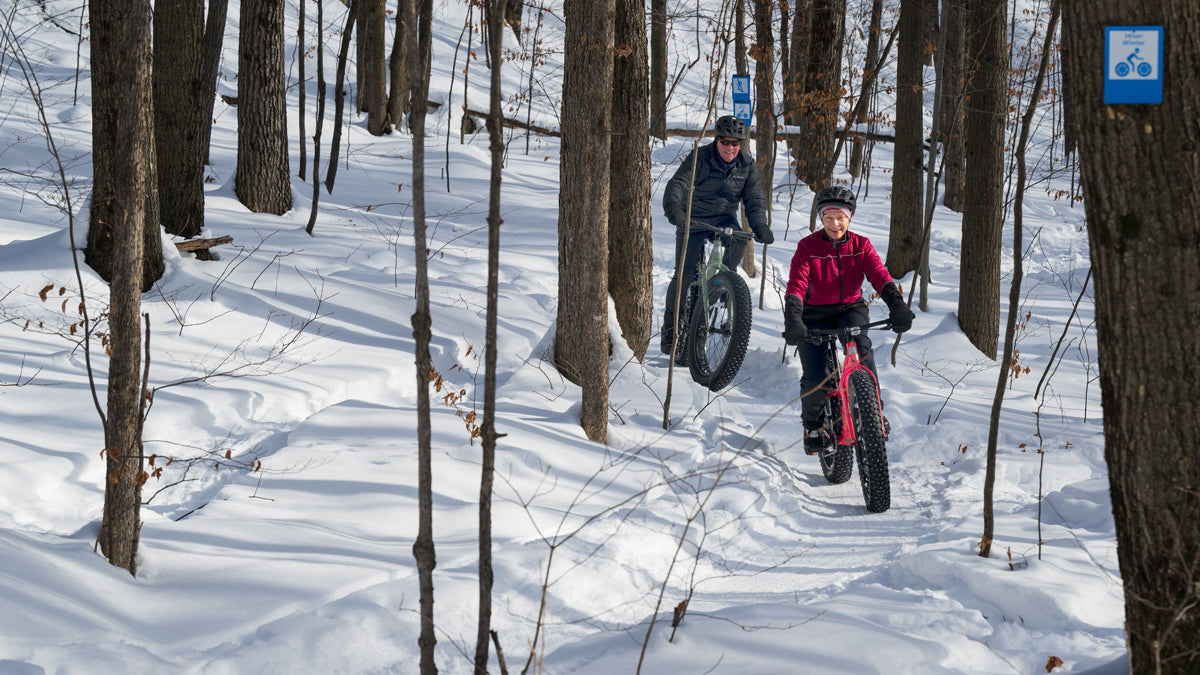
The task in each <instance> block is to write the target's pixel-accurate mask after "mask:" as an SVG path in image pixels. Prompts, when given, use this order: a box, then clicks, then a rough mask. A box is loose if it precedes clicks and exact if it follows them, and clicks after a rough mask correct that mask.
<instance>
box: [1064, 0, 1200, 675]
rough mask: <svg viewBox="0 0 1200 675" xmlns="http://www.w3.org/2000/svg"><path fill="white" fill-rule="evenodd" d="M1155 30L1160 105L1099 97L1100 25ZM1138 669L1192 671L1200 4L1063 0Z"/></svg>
mask: <svg viewBox="0 0 1200 675" xmlns="http://www.w3.org/2000/svg"><path fill="white" fill-rule="evenodd" d="M1106 26H1163V27H1164V41H1163V58H1162V60H1161V61H1160V62H1159V66H1160V68H1161V70H1160V71H1158V72H1160V73H1161V75H1162V77H1163V98H1162V103H1161V104H1157V105H1155V104H1142V105H1117V104H1113V105H1105V104H1104V95H1103V92H1104V76H1105V73H1106V72H1107V71H1106V64H1105V62H1104V52H1105V50H1104V33H1105V31H1104V28H1105V27H1106ZM1062 53H1063V54H1064V55H1065V60H1064V62H1063V64H1064V78H1065V79H1066V80H1068V81H1069V82H1070V86H1069V87H1068V91H1069V93H1070V101H1069V105H1070V107H1071V108H1072V110H1073V111H1074V115H1075V119H1076V120H1077V121H1078V126H1077V131H1078V143H1079V145H1078V152H1079V164H1080V178H1081V181H1082V184H1083V193H1084V195H1085V197H1086V202H1085V203H1086V209H1087V231H1088V241H1089V244H1090V249H1091V261H1092V269H1093V272H1094V278H1095V280H1096V283H1095V303H1096V329H1097V346H1098V348H1099V363H1100V384H1101V392H1102V394H1101V395H1102V403H1103V406H1104V439H1105V450H1104V453H1105V460H1106V463H1107V464H1108V472H1109V485H1110V492H1111V496H1112V510H1113V520H1114V523H1115V525H1116V533H1117V559H1118V561H1119V563H1120V567H1121V578H1122V581H1123V584H1124V587H1125V630H1126V639H1127V642H1128V644H1129V650H1130V656H1131V665H1132V669H1131V672H1133V673H1138V674H1141V673H1162V674H1163V675H1176V674H1177V675H1182V674H1183V673H1196V672H1200V649H1198V647H1197V640H1196V636H1197V635H1200V611H1198V610H1200V607H1198V604H1200V589H1198V588H1197V586H1196V584H1197V581H1198V580H1200V517H1197V514H1198V513H1200V490H1198V489H1197V486H1200V454H1198V453H1197V452H1196V439H1197V438H1200V396H1198V395H1197V385H1196V383H1197V382H1200V340H1197V339H1196V335H1195V330H1196V325H1197V323H1198V322H1200V265H1197V262H1196V261H1197V260H1200V236H1198V234H1197V233H1198V232H1200V224H1198V223H1197V215H1196V214H1198V213H1200V127H1197V125H1196V120H1197V119H1200V80H1198V79H1197V77H1196V73H1197V72H1200V5H1198V4H1196V3H1195V2H1192V1H1191V0H1165V1H1164V2H1157V3H1146V4H1131V3H1127V2H1121V1H1119V0H1088V1H1086V2H1081V1H1079V0H1070V1H1065V2H1064V3H1063V50H1062Z"/></svg>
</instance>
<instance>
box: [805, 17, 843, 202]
mask: <svg viewBox="0 0 1200 675" xmlns="http://www.w3.org/2000/svg"><path fill="white" fill-rule="evenodd" d="M845 37H846V0H814V2H813V3H812V31H811V35H810V40H809V56H808V69H807V74H806V76H805V82H804V95H803V100H802V102H801V105H800V115H799V120H798V123H799V125H800V129H801V131H805V132H808V134H809V142H808V143H800V144H799V150H800V154H799V157H797V159H796V176H797V177H798V178H800V180H802V181H804V182H805V183H807V184H808V186H809V187H810V188H812V189H813V190H820V189H821V188H822V187H825V186H826V185H828V183H829V179H830V175H829V173H828V172H827V171H826V167H827V166H829V159H830V158H831V157H832V155H833V146H834V143H835V142H836V140H837V139H836V136H835V132H836V130H837V126H838V124H837V122H838V109H839V108H840V106H841V102H842V95H843V94H844V93H845V91H846V90H845V87H843V86H842V43H843V42H844V41H845Z"/></svg>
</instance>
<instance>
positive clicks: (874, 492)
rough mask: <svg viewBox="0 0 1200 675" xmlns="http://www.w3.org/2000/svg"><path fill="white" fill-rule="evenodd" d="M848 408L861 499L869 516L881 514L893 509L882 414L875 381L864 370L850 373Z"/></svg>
mask: <svg viewBox="0 0 1200 675" xmlns="http://www.w3.org/2000/svg"><path fill="white" fill-rule="evenodd" d="M850 405H851V414H852V417H853V419H854V427H855V430H856V434H855V435H856V436H857V437H858V438H857V441H856V442H855V445H854V447H855V450H856V454H857V455H858V477H859V480H861V481H862V490H863V498H864V499H865V500H866V502H867V510H868V511H870V512H871V513H883V512H884V511H887V510H888V508H889V507H890V506H891V505H892V490H891V484H890V482H889V480H888V460H887V446H886V445H885V443H884V438H885V436H884V434H883V413H882V412H881V411H880V410H879V393H878V390H877V389H876V388H875V380H874V379H872V377H871V374H870V373H869V372H867V371H866V370H857V371H855V372H853V373H850Z"/></svg>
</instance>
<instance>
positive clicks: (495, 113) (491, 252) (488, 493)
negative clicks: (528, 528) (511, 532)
mask: <svg viewBox="0 0 1200 675" xmlns="http://www.w3.org/2000/svg"><path fill="white" fill-rule="evenodd" d="M507 4H508V0H491V2H489V3H488V6H487V31H488V33H487V34H488V49H489V50H490V51H491V59H490V60H491V64H492V72H491V91H490V96H489V99H490V101H489V105H488V120H487V127H488V142H489V145H490V147H491V151H492V173H491V181H490V182H489V188H488V266H487V316H486V319H485V323H486V327H485V328H484V333H485V336H484V343H485V344H484V354H483V364H484V365H483V369H484V375H483V424H482V425H481V426H480V432H481V435H480V441H481V442H482V445H483V461H482V466H481V467H480V478H479V630H478V632H477V633H476V636H475V673H476V675H487V672H488V669H487V664H488V648H489V644H488V639H489V638H490V637H491V634H492V630H491V629H492V585H493V583H494V577H493V574H492V481H493V480H494V479H495V471H496V438H497V434H496V322H497V317H498V315H499V311H500V310H499V306H500V223H501V222H502V221H501V220H500V177H501V169H503V168H504V129H503V128H502V127H501V126H500V120H501V117H502V115H503V110H502V109H501V105H502V102H501V99H500V66H501V65H502V64H503V63H504V59H503V51H504V50H503V46H504V13H505V8H506V5H507ZM498 652H499V646H497V653H498ZM497 655H499V654H497Z"/></svg>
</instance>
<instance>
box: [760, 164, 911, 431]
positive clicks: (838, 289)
mask: <svg viewBox="0 0 1200 675" xmlns="http://www.w3.org/2000/svg"><path fill="white" fill-rule="evenodd" d="M856 202H857V199H856V198H855V196H854V193H853V192H852V191H850V190H849V189H847V188H845V187H842V186H833V187H827V188H825V189H823V190H821V191H820V192H818V193H817V196H816V198H815V203H814V206H815V208H816V211H817V215H818V216H819V217H820V219H821V226H822V229H820V230H818V231H816V232H814V233H812V234H810V235H808V236H807V237H805V238H803V239H801V240H800V242H799V243H798V244H797V245H796V253H795V255H793V256H792V267H791V271H790V273H789V275H788V285H787V294H786V295H785V296H784V302H783V322H784V331H783V338H784V340H786V341H787V343H788V344H789V345H796V346H797V347H798V351H799V353H800V365H801V368H802V369H803V375H802V376H801V378H800V388H801V391H802V392H803V394H802V396H803V398H802V399H801V408H802V409H801V414H800V417H801V419H802V420H803V422H804V451H805V452H807V453H808V454H816V453H818V452H820V450H821V447H822V446H823V445H825V439H824V437H823V434H824V433H825V432H826V430H825V420H824V419H822V416H823V412H822V408H823V405H822V404H823V401H824V398H825V391H824V389H823V388H822V387H821V384H822V382H821V380H822V379H823V378H824V376H825V348H824V346H822V345H816V344H812V343H810V342H808V341H806V339H805V338H806V337H807V336H808V328H810V327H811V328H826V329H828V328H844V327H846V326H863V325H866V324H867V323H870V312H869V310H868V309H867V302H866V300H864V299H863V297H862V285H863V281H864V280H869V281H870V282H871V285H872V286H874V287H875V290H876V291H878V293H879V296H880V297H881V298H883V301H884V303H886V304H887V306H888V311H889V313H890V316H889V319H890V320H891V323H892V330H894V331H896V332H897V333H903V332H904V331H906V330H908V329H909V328H912V322H913V318H914V315H913V312H912V310H910V309H909V308H908V306H907V305H906V304H905V303H904V297H903V296H902V295H901V293H900V289H899V288H898V287H897V286H896V282H895V281H893V280H892V275H891V274H889V273H888V271H887V268H886V267H884V266H883V261H882V260H880V259H879V254H878V253H877V252H876V251H875V247H874V246H872V245H871V241H870V240H869V239H867V238H866V237H864V236H862V235H861V234H857V233H854V232H851V231H850V219H851V218H853V217H854V207H855V204H856ZM855 341H856V342H857V343H858V354H859V357H860V360H861V361H862V363H863V365H865V366H866V367H868V368H870V369H871V373H872V374H875V357H874V355H873V354H872V352H871V339H870V338H869V337H867V334H866V331H864V332H862V333H860V334H859V335H858V336H857V337H856V338H855ZM878 379H879V378H878V376H876V382H878Z"/></svg>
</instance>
